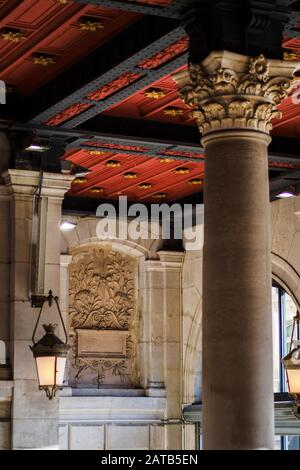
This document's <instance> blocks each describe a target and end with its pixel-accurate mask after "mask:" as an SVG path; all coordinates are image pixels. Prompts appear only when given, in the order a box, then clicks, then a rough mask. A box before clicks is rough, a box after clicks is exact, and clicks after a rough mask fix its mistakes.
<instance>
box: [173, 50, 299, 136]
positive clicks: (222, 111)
mask: <svg viewBox="0 0 300 470" xmlns="http://www.w3.org/2000/svg"><path fill="white" fill-rule="evenodd" d="M297 66H298V67H299V66H300V65H299V64H297V63H291V62H283V61H279V60H268V59H266V58H265V57H264V56H263V55H260V56H259V57H255V58H251V57H247V56H242V55H239V54H234V53H231V52H227V51H223V52H212V53H211V54H210V55H209V56H208V57H207V59H205V60H204V61H203V62H202V63H201V64H190V66H189V70H188V71H184V72H179V73H177V74H175V75H173V78H174V80H175V81H176V82H177V84H178V85H179V88H180V96H181V98H182V99H183V100H184V102H185V103H186V104H187V105H188V106H190V107H191V108H193V109H192V111H191V116H192V117H194V118H196V119H197V122H198V126H199V130H200V132H201V133H202V134H203V135H205V134H207V133H209V132H212V131H216V130H218V129H228V128H229V129H230V128H231V129H236V128H239V129H243V128H246V129H252V130H260V131H262V132H266V133H269V132H270V130H271V129H272V123H271V121H272V120H273V119H274V118H280V117H281V113H280V111H279V110H277V108H276V107H277V106H278V105H279V104H280V103H281V102H282V101H283V100H284V99H285V98H286V97H287V96H288V94H289V91H290V89H291V85H292V77H293V72H295V70H296V69H297Z"/></svg>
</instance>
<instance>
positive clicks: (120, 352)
mask: <svg viewBox="0 0 300 470" xmlns="http://www.w3.org/2000/svg"><path fill="white" fill-rule="evenodd" d="M137 269H138V265H137V260H136V259H135V258H133V257H131V256H127V255H126V254H124V253H120V252H118V251H114V250H112V249H111V247H110V246H109V245H107V246H106V245H105V246H103V247H101V248H99V247H90V248H83V249H80V250H79V251H76V252H75V254H74V256H73V259H72V262H71V264H70V267H69V279H70V285H69V295H70V303H69V305H70V306H69V341H70V345H71V349H70V369H69V383H70V385H72V386H92V385H93V386H98V387H101V386H107V385H109V386H110V385H111V386H120V385H121V386H127V387H134V386H136V385H138V373H137V338H138V335H137V331H138V324H137V321H138V302H137Z"/></svg>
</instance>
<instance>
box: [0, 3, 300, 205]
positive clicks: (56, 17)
mask: <svg viewBox="0 0 300 470" xmlns="http://www.w3.org/2000/svg"><path fill="white" fill-rule="evenodd" d="M119 3H120V2H118V4H119ZM126 3H127V4H130V5H131V6H132V4H139V5H144V6H143V7H142V8H141V7H140V6H139V7H138V8H136V7H135V10H137V11H138V12H139V13H136V12H132V11H122V10H120V9H116V8H112V7H113V4H114V2H113V1H112V2H111V6H110V4H108V3H107V2H106V1H105V2H103V6H96V5H95V4H88V3H81V2H79V1H73V0H67V1H65V0H2V1H1V0H0V79H2V80H4V81H5V82H6V83H7V84H8V85H11V86H12V88H13V89H14V87H15V89H16V91H17V93H18V94H19V95H21V97H22V99H23V97H26V96H27V98H26V99H27V100H28V102H29V103H31V101H30V100H32V103H33V104H34V106H35V111H34V112H36V114H35V115H32V116H31V117H30V118H28V121H26V122H29V123H30V124H32V123H33V125H36V124H38V125H39V126H45V127H46V128H47V130H49V132H51V131H52V129H54V130H55V129H56V128H59V129H60V130H61V131H63V130H64V129H74V128H76V127H80V125H81V124H82V123H87V124H86V125H87V127H86V128H85V130H88V132H90V129H88V126H89V125H90V123H91V121H93V119H94V118H95V120H96V119H97V118H99V115H100V118H102V119H103V120H105V119H108V120H110V122H113V121H114V118H119V122H120V121H122V118H123V122H124V120H127V121H131V122H133V123H136V122H138V123H139V124H140V125H141V126H143V124H144V123H146V122H148V123H149V124H151V125H152V124H153V122H156V124H157V125H159V123H162V124H164V125H167V124H174V125H176V126H174V127H172V126H165V127H164V126H162V124H161V125H160V126H162V127H164V128H166V127H168V128H169V129H173V128H177V129H184V132H185V131H187V132H191V131H193V129H191V127H192V126H196V122H195V120H194V119H191V118H190V108H188V107H187V106H186V105H185V104H184V103H183V102H182V100H181V99H180V97H179V94H178V91H177V88H176V84H175V82H174V81H173V79H172V74H173V73H174V72H176V71H178V70H182V69H184V68H185V67H187V53H188V49H189V42H188V38H187V36H186V33H185V32H184V30H183V29H182V28H180V27H178V23H176V24H175V23H174V25H173V23H172V24H171V25H170V24H169V23H168V25H167V27H166V26H165V24H163V23H160V28H161V29H159V31H160V32H161V36H158V35H157V36H155V34H156V30H155V29H153V31H155V34H153V35H151V34H150V33H149V30H150V32H151V31H152V29H151V28H150V27H149V26H148V23H147V21H150V20H151V18H152V17H151V15H149V16H148V15H147V14H145V15H142V14H141V13H140V12H141V11H142V12H143V13H144V12H145V9H146V7H145V5H148V6H149V7H150V6H151V7H157V8H156V9H159V7H162V8H165V7H168V6H169V5H171V4H172V5H174V3H172V1H171V0H129V1H128V2H125V3H124V4H122V7H123V5H124V8H125V7H126ZM151 12H152V13H153V8H151ZM152 13H151V14H152ZM149 18H150V19H149ZM144 20H145V21H146V23H145V24H147V27H148V30H147V34H148V35H149V38H150V39H149V38H148V36H147V34H145V37H146V40H145V44H144V43H143V46H140V43H138V45H137V46H135V47H136V50H135V49H134V48H133V49H132V50H133V52H132V53H131V52H130V53H129V52H128V50H127V49H126V51H125V56H124V57H123V55H118V54H116V56H117V59H116V60H115V61H112V65H111V68H109V67H108V68H109V70H107V71H106V69H105V67H104V69H103V71H101V72H98V71H97V74H98V75H99V73H100V75H99V76H98V75H96V73H95V77H92V78H90V77H88V78H87V77H86V76H85V70H84V69H82V70H81V68H80V67H81V64H82V63H87V62H88V61H90V62H88V63H89V64H90V66H91V69H92V70H93V63H94V62H93V60H94V55H92V54H91V53H92V52H93V51H95V50H96V49H98V48H99V47H100V46H102V45H103V44H104V43H107V44H108V56H109V55H110V49H109V47H110V42H109V41H110V40H113V39H114V38H117V34H118V33H121V32H122V31H124V32H125V34H126V38H127V39H128V38H129V37H131V36H129V31H130V30H132V29H133V28H135V27H136V26H139V25H140V24H142V25H144V23H143V21H144ZM168 21H169V20H168ZM172 21H173V20H172ZM149 24H151V21H150V23H149ZM140 27H141V26H140ZM127 28H128V30H127ZM164 28H166V30H164ZM142 31H144V29H143V30H142ZM122 34H123V33H122ZM131 35H132V37H133V43H134V44H136V42H137V41H136V39H135V36H133V33H132V31H131ZM114 40H115V39H114ZM117 40H119V39H117ZM147 41H148V42H147ZM126 46H128V41H127V42H126ZM283 46H284V49H285V50H286V55H285V58H286V59H288V60H300V39H296V38H294V39H285V41H284V43H283ZM120 47H121V46H120ZM99 50H100V49H99ZM102 51H103V49H102V48H101V50H100V56H101V57H102ZM113 52H116V51H113ZM97 53H98V52H97ZM126 54H127V55H126ZM83 59H84V60H83ZM84 61H85V62H84ZM105 63H106V62H105ZM75 64H77V66H78V68H77V70H79V72H78V75H79V78H80V79H81V80H79V82H80V85H78V83H77V81H76V82H75V80H74V82H75V83H74V89H75V90H74V91H71V92H70V91H67V92H66V95H65V96H61V94H60V93H57V97H56V95H55V97H54V98H53V99H52V96H51V99H50V100H49V102H48V101H47V99H45V102H46V104H45V103H43V104H42V105H40V104H39V97H40V96H43V91H44V88H43V86H44V85H47V83H48V82H51V81H52V80H54V79H56V80H55V81H54V82H51V83H54V84H55V86H56V83H57V80H63V79H64V77H65V74H66V73H68V74H69V78H70V80H71V83H73V81H72V75H71V73H73V68H72V69H70V67H71V65H75ZM183 64H184V65H183ZM68 69H70V72H69V70H68ZM62 72H65V73H64V74H63V75H62ZM75 78H78V77H77V76H76V77H75ZM72 90H73V89H72ZM35 92H38V93H35ZM54 92H55V90H54ZM67 93H72V94H71V95H68V94H67ZM54 94H55V93H54ZM36 96H38V98H36ZM26 99H25V98H24V100H23V101H24V102H26ZM35 100H36V101H37V102H38V103H36V101H35ZM43 106H44V107H43ZM29 108H30V106H29ZM279 108H280V110H281V111H282V114H283V116H282V118H281V119H280V120H276V121H274V129H273V135H276V136H283V137H293V138H299V137H300V80H295V82H294V86H293V90H292V93H291V96H290V97H289V98H288V99H287V100H285V101H284V102H283V103H282V104H281V105H280V107H279ZM32 113H33V112H32ZM31 118H32V121H30V119H31ZM81 118H82V119H81ZM151 121H152V122H151ZM179 126H182V127H179ZM187 126H189V127H187ZM94 130H95V132H104V131H102V130H101V128H99V129H94ZM108 132H109V133H112V134H113V133H116V134H117V133H118V132H119V129H116V128H114V129H109V131H108ZM123 135H126V134H123ZM129 135H130V134H129ZM131 137H135V136H134V135H133V134H132V135H131ZM169 137H170V136H165V139H168V138H169ZM91 139H92V136H91ZM149 139H150V140H151V139H152V136H150V137H149ZM176 139H177V136H172V140H173V141H174V142H175V141H176ZM88 140H89V139H86V141H85V146H86V147H88V148H89V149H85V148H73V149H72V150H69V151H68V152H67V154H66V155H65V157H64V158H66V159H67V160H69V161H71V162H73V163H74V164H76V165H80V166H83V167H87V168H89V169H90V170H91V171H90V173H89V174H88V175H87V176H85V177H84V178H81V179H80V178H79V179H78V178H77V180H76V181H75V182H74V183H73V185H72V188H71V190H70V192H69V194H70V195H73V196H76V197H81V196H83V197H91V198H98V199H103V198H104V199H116V198H117V197H118V196H119V195H127V196H128V198H129V199H130V200H131V201H142V202H164V201H166V202H170V201H174V200H177V199H182V198H184V197H187V196H190V195H192V194H195V193H199V192H201V191H202V187H203V180H204V156H203V155H202V153H201V152H202V149H200V148H199V151H198V153H197V150H195V147H193V151H189V147H188V146H187V150H178V148H181V149H184V146H183V145H182V146H181V147H180V145H179V147H177V146H176V145H174V147H172V145H170V148H169V147H168V149H165V150H161V149H160V150H159V151H156V152H155V151H153V148H152V150H151V149H150V148H147V145H146V144H145V146H143V144H141V145H140V146H132V145H130V144H128V145H125V144H123V145H122V146H121V147H120V146H118V145H116V144H114V143H113V140H112V141H111V142H108V141H107V140H106V141H105V142H102V144H101V145H100V146H97V145H96V144H95V143H93V141H92V140H90V141H88ZM154 140H155V139H154ZM152 141H153V139H152ZM182 141H183V142H185V140H184V139H183V140H182ZM186 142H188V140H186ZM152 144H153V142H152ZM93 146H95V148H94V149H93ZM79 147H80V145H79ZM181 158H182V160H181ZM269 166H270V168H273V169H278V168H280V169H286V170H292V169H299V166H298V167H297V163H296V164H295V163H288V162H278V161H270V162H269Z"/></svg>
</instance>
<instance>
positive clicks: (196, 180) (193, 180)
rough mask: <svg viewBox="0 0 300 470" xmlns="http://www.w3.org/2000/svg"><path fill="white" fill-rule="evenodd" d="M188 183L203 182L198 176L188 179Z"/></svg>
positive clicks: (196, 183)
mask: <svg viewBox="0 0 300 470" xmlns="http://www.w3.org/2000/svg"><path fill="white" fill-rule="evenodd" d="M188 183H189V184H193V185H201V184H203V180H202V179H200V178H193V179H192V180H190V181H188Z"/></svg>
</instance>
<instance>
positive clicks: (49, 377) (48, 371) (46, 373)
mask: <svg viewBox="0 0 300 470" xmlns="http://www.w3.org/2000/svg"><path fill="white" fill-rule="evenodd" d="M53 301H54V303H55V305H56V307H57V310H58V314H59V317H60V320H61V323H62V325H63V329H64V334H65V342H63V341H62V340H61V339H59V338H58V337H57V336H56V335H55V334H54V331H55V328H56V327H57V325H56V324H51V323H50V324H48V325H43V328H44V330H45V332H46V334H45V335H44V336H43V337H42V338H41V339H40V340H39V341H37V342H35V340H34V336H35V333H36V330H37V327H38V324H39V320H40V317H41V314H42V311H43V308H44V305H45V303H46V302H48V304H49V307H51V306H52V305H53ZM67 339H68V337H67V331H66V328H65V325H64V321H63V318H62V314H61V311H60V308H59V304H58V297H54V296H53V295H52V291H51V290H50V291H49V295H48V296H47V297H43V298H42V304H41V309H40V313H39V315H38V319H37V322H36V325H35V328H34V331H33V335H32V342H33V346H30V349H31V351H32V353H33V357H34V358H35V362H36V369H37V374H38V380H39V389H40V390H45V392H46V395H47V397H48V398H49V399H50V400H52V398H53V397H55V394H56V391H57V390H61V389H62V385H63V379H64V372H65V366H66V359H67V354H68V350H69V348H70V346H68V344H67Z"/></svg>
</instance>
